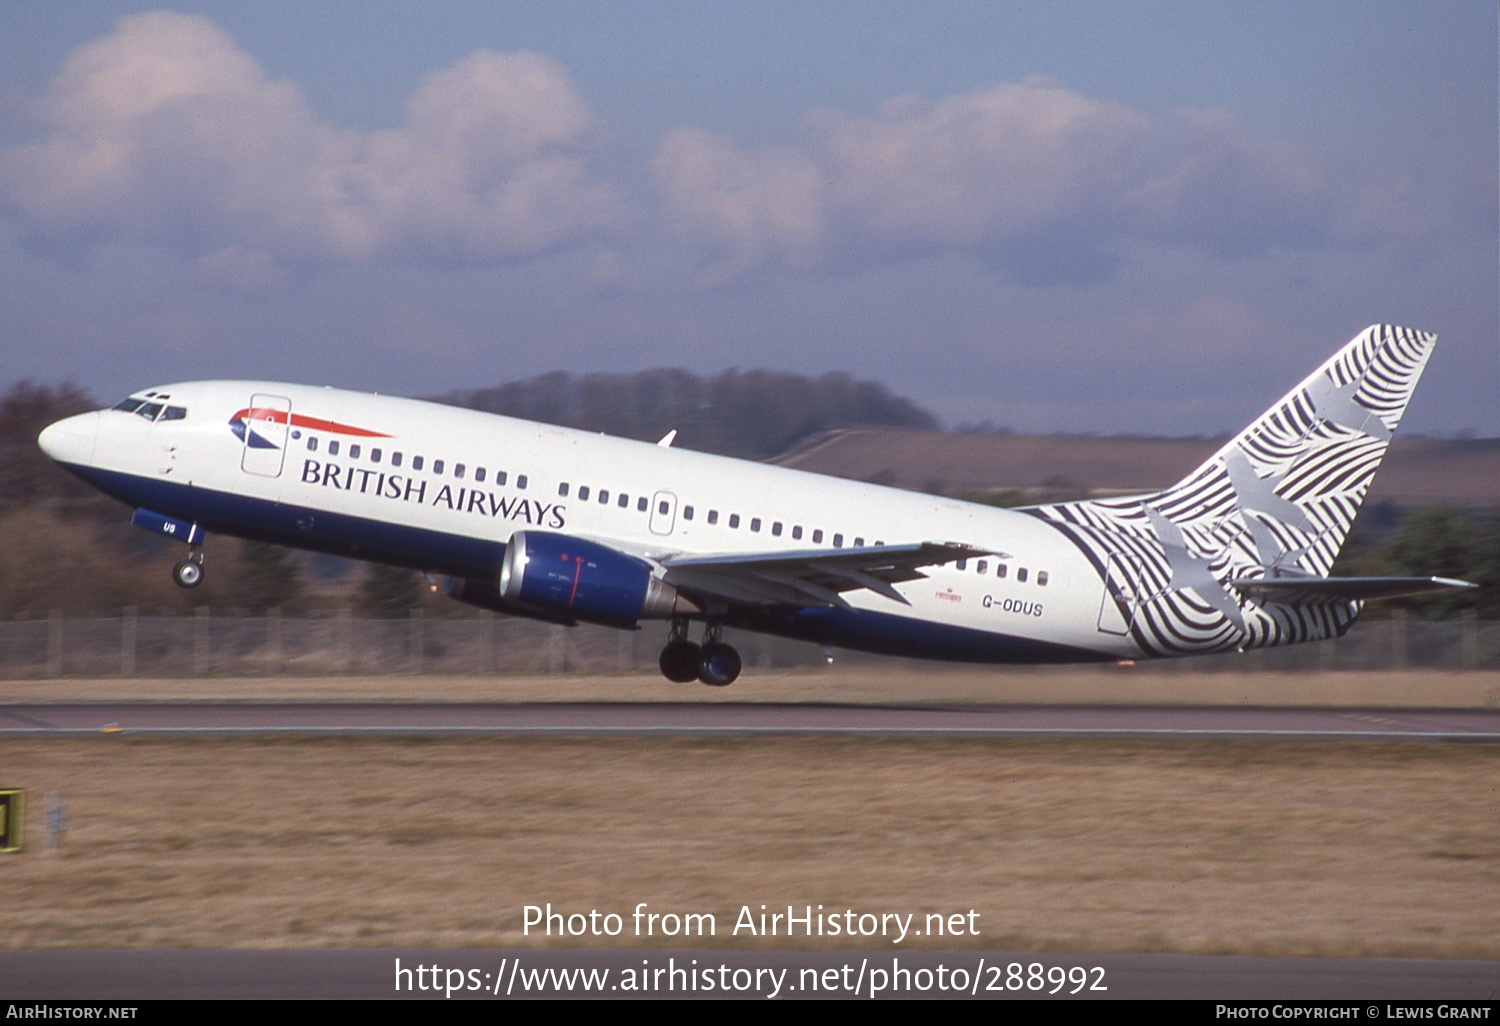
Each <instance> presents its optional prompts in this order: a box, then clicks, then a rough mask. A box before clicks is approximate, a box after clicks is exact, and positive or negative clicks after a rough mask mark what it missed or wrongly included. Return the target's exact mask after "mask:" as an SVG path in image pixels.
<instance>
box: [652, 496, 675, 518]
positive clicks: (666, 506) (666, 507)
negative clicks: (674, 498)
mask: <svg viewBox="0 0 1500 1026" xmlns="http://www.w3.org/2000/svg"><path fill="white" fill-rule="evenodd" d="M671 508H672V504H671V503H669V502H668V501H667V500H666V499H663V500H661V505H659V506H657V507H656V512H658V513H660V514H661V515H662V516H666V515H667V511H668V510H670V509H671Z"/></svg>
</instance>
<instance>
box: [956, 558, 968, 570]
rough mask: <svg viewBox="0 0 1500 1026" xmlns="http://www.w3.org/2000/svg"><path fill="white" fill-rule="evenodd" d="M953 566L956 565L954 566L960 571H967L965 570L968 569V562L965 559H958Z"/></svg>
mask: <svg viewBox="0 0 1500 1026" xmlns="http://www.w3.org/2000/svg"><path fill="white" fill-rule="evenodd" d="M955 565H956V566H957V567H958V568H959V569H960V570H967V569H969V561H968V560H967V559H960V560H959V561H958V563H957V564H955Z"/></svg>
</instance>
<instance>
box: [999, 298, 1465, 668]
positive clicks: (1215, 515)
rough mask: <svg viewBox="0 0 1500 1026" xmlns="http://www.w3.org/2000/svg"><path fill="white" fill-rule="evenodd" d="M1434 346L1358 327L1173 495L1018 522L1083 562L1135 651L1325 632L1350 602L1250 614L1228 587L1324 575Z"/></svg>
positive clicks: (1408, 334)
mask: <svg viewBox="0 0 1500 1026" xmlns="http://www.w3.org/2000/svg"><path fill="white" fill-rule="evenodd" d="M1436 341H1437V336H1435V335H1431V334H1428V333H1426V332H1420V331H1413V330H1411V329H1408V328H1397V327H1393V326H1390V325H1375V326H1373V327H1370V328H1366V329H1365V330H1364V331H1363V332H1361V333H1360V334H1359V335H1358V336H1357V337H1356V338H1355V339H1354V340H1353V341H1351V342H1350V343H1349V344H1348V345H1346V346H1344V347H1343V348H1342V349H1340V350H1339V351H1338V352H1337V353H1335V354H1334V355H1333V356H1332V357H1331V358H1330V359H1329V360H1328V361H1327V362H1326V363H1324V364H1323V365H1322V366H1321V367H1319V368H1318V369H1317V370H1315V371H1314V372H1313V373H1312V374H1311V375H1309V376H1308V377H1307V378H1306V379H1305V380H1304V381H1303V382H1302V383H1301V384H1299V385H1298V386H1297V387H1296V388H1294V389H1292V390H1291V391H1290V392H1289V393H1287V395H1286V396H1285V397H1284V398H1282V399H1281V401H1280V402H1278V403H1276V404H1275V405H1274V406H1272V407H1271V408H1270V409H1269V410H1267V411H1266V412H1265V413H1264V414H1262V415H1261V416H1260V417H1259V418H1258V419H1257V420H1256V421H1255V422H1254V423H1253V424H1251V425H1250V426H1249V427H1247V428H1245V430H1243V431H1241V432H1240V433H1239V434H1238V435H1236V436H1235V437H1234V438H1233V439H1232V440H1231V441H1230V442H1228V443H1227V444H1226V445H1225V446H1224V447H1223V448H1221V449H1220V450H1219V451H1218V452H1216V453H1215V454H1214V455H1213V456H1212V457H1211V458H1210V459H1209V460H1208V461H1207V462H1206V463H1204V464H1203V465H1202V466H1201V467H1199V468H1198V469H1197V470H1194V471H1193V472H1192V473H1191V474H1189V475H1187V477H1185V478H1183V479H1182V480H1181V481H1179V482H1177V483H1176V484H1175V485H1173V486H1172V487H1170V488H1167V489H1165V490H1164V491H1161V492H1158V493H1156V494H1155V495H1141V496H1133V497H1130V498H1123V499H1105V500H1098V501H1091V502H1071V503H1060V504H1057V505H1051V506H1038V507H1034V508H1032V509H1029V510H1028V511H1027V512H1030V513H1032V514H1033V515H1034V516H1037V517H1039V518H1041V519H1044V520H1047V521H1049V522H1051V523H1053V524H1055V525H1057V526H1058V527H1059V529H1061V530H1062V531H1063V532H1064V533H1065V534H1067V535H1068V536H1069V537H1071V538H1072V539H1073V540H1074V541H1075V542H1076V543H1077V544H1078V545H1079V547H1080V548H1081V549H1083V551H1084V552H1085V553H1086V554H1087V555H1088V556H1089V558H1090V559H1091V560H1092V561H1093V562H1094V563H1095V565H1096V566H1097V567H1098V568H1099V570H1100V576H1101V578H1103V579H1104V580H1105V582H1106V587H1107V588H1108V589H1109V590H1110V593H1111V594H1112V595H1113V596H1114V601H1115V602H1116V603H1117V605H1118V608H1119V611H1120V613H1121V615H1122V617H1123V619H1124V622H1126V623H1128V624H1129V625H1130V633H1131V635H1132V636H1133V637H1134V638H1135V639H1136V641H1137V643H1138V644H1139V645H1140V647H1141V649H1142V651H1143V652H1144V653H1147V654H1156V655H1165V654H1172V653H1182V652H1191V651H1210V650H1214V649H1221V648H1229V647H1239V648H1246V647H1255V646H1261V645H1272V644H1284V643H1288V642H1292V641H1304V640H1311V639H1315V638H1319V637H1333V636H1336V635H1337V634H1340V633H1342V632H1343V630H1344V629H1346V628H1347V626H1348V624H1349V623H1350V622H1352V621H1353V618H1354V616H1355V615H1356V614H1357V612H1358V606H1357V605H1355V604H1352V603H1348V602H1342V603H1337V602H1330V603H1326V604H1323V605H1321V606H1318V605H1314V606H1308V607H1299V608H1295V609H1294V608H1291V607H1282V606H1278V605H1276V604H1275V603H1271V604H1264V605H1263V604H1261V603H1258V602H1254V601H1248V600H1246V599H1245V597H1244V596H1243V595H1242V594H1240V593H1238V592H1236V591H1235V590H1234V589H1232V588H1230V587H1229V586H1228V583H1227V582H1228V581H1230V580H1249V579H1255V578H1262V577H1266V578H1277V577H1289V578H1298V577H1302V578H1306V577H1326V576H1327V575H1328V572H1329V570H1330V569H1331V568H1332V566H1333V561H1334V558H1335V557H1336V556H1337V555H1338V552H1339V549H1340V548H1341V547H1342V546H1343V544H1344V540H1345V538H1347V537H1348V534H1349V529H1350V527H1351V526H1353V524H1354V517H1355V515H1356V514H1357V513H1358V512H1359V506H1360V503H1362V502H1363V501H1364V498H1365V495H1366V494H1367V493H1368V492H1369V490H1370V483H1371V481H1372V480H1373V479H1374V477H1375V471H1376V469H1377V468H1378V467H1379V466H1380V460H1381V458H1382V457H1383V456H1384V455H1385V450H1386V447H1387V446H1388V445H1389V444H1390V440H1391V436H1392V434H1393V433H1394V432H1395V430H1396V427H1397V425H1399V424H1400V422H1401V415H1402V414H1403V413H1404V412H1405V411H1406V404H1407V403H1408V402H1409V401H1410V399H1411V395H1412V391H1413V390H1414V389H1415V388H1416V384H1417V379H1418V378H1419V377H1421V374H1422V369H1423V368H1424V367H1425V366H1426V364H1427V358H1428V356H1429V355H1431V353H1432V348H1433V345H1434V343H1435V342H1436Z"/></svg>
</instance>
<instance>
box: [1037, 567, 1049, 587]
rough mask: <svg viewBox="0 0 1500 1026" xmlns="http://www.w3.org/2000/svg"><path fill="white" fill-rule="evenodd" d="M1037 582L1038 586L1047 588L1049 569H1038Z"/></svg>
mask: <svg viewBox="0 0 1500 1026" xmlns="http://www.w3.org/2000/svg"><path fill="white" fill-rule="evenodd" d="M1036 584H1037V587H1038V588H1045V587H1046V586H1047V571H1045V570H1038V571H1037V572H1036Z"/></svg>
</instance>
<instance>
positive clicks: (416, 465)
mask: <svg viewBox="0 0 1500 1026" xmlns="http://www.w3.org/2000/svg"><path fill="white" fill-rule="evenodd" d="M411 469H413V470H421V469H422V457H420V456H413V457H412V458H411Z"/></svg>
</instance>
